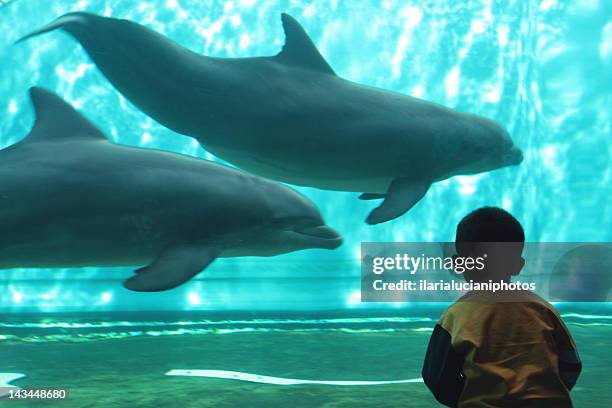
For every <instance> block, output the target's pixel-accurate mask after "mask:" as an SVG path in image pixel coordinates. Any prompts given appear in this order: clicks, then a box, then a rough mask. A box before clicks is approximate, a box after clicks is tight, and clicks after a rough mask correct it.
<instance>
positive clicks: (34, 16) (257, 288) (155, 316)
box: [0, 0, 612, 407]
mask: <svg viewBox="0 0 612 408" xmlns="http://www.w3.org/2000/svg"><path fill="white" fill-rule="evenodd" d="M75 10H86V11H90V12H94V13H97V14H103V15H109V16H113V17H120V18H127V19H130V20H133V21H135V22H138V23H141V24H144V25H146V26H148V27H151V28H153V29H155V30H157V31H159V32H161V33H163V34H165V35H166V36H168V37H170V38H172V39H173V40H175V41H177V42H179V43H180V44H181V45H183V46H186V47H188V48H190V49H192V50H194V51H197V52H200V53H203V54H206V55H211V56H217V57H247V56H260V55H274V54H276V53H277V52H278V51H279V50H280V48H281V47H282V45H283V42H284V36H283V32H282V28H281V24H280V13H281V12H286V13H289V14H291V15H293V16H294V17H295V18H297V19H298V20H299V21H300V22H301V23H302V25H303V26H304V28H305V29H306V31H307V32H308V33H309V35H310V36H311V37H312V39H313V41H314V42H315V43H316V45H317V46H318V48H319V50H320V51H321V53H322V55H323V56H324V57H325V58H326V59H327V61H328V62H329V64H330V65H331V66H332V67H333V68H334V70H335V71H336V72H337V73H338V74H339V75H340V76H342V77H346V78H348V79H350V80H354V81H357V82H360V83H364V84H367V85H372V86H377V87H381V88H384V89H389V90H394V91H398V92H402V93H405V94H410V95H413V96H416V97H419V98H423V99H427V100H431V101H434V102H437V103H441V104H443V105H446V106H450V107H453V108H455V109H457V110H460V111H469V112H473V113H477V114H479V115H483V116H487V117H490V118H492V119H495V120H497V121H498V122H500V123H502V124H503V125H504V126H506V127H507V129H508V130H509V132H510V133H511V135H512V138H513V140H514V142H515V143H516V144H517V145H518V146H519V147H520V148H521V149H522V150H523V152H524V155H525V160H524V161H523V163H522V164H521V165H520V166H519V167H511V168H506V169H502V170H497V171H493V172H490V173H484V174H479V175H475V176H462V177H454V178H451V179H449V180H445V181H443V182H440V183H436V184H434V185H433V186H432V188H431V189H430V191H429V192H428V194H427V195H426V196H425V198H424V199H423V200H421V201H420V202H419V203H418V204H417V205H416V206H415V207H414V208H413V209H412V210H411V211H410V212H409V213H408V214H407V215H405V216H403V217H400V218H398V219H396V220H394V221H391V222H388V223H384V224H380V225H377V226H368V225H366V224H365V223H364V222H363V220H364V219H365V217H366V215H367V214H368V212H369V211H370V210H371V209H372V203H368V202H364V201H360V200H357V195H358V194H355V193H342V192H331V191H322V190H316V189H311V188H298V190H300V191H301V192H302V193H304V194H305V195H307V196H308V197H309V198H311V199H312V200H313V201H314V202H316V204H317V205H318V206H319V208H320V209H321V212H322V214H323V216H324V218H325V219H326V221H327V222H328V224H329V225H331V226H333V227H334V228H336V229H337V230H338V231H339V232H340V233H341V234H342V235H343V236H344V238H345V243H344V244H343V246H342V247H340V248H339V249H337V250H335V251H317V250H309V251H302V252H296V253H292V254H288V255H284V256H279V257H275V258H272V259H253V258H239V259H232V260H218V261H216V262H215V264H213V265H212V266H211V267H210V268H209V269H208V270H207V271H206V273H205V274H203V275H202V276H199V277H198V278H197V279H195V280H193V281H191V282H189V283H187V284H186V285H184V286H182V287H180V288H177V289H175V290H173V291H169V292H165V293H156V294H146V293H145V294H143V293H132V292H128V291H127V290H125V289H123V287H122V286H121V282H122V281H123V280H124V279H125V278H126V277H128V276H130V275H131V274H132V271H131V269H126V268H106V269H100V268H83V269H80V270H69V269H56V270H25V269H14V270H3V271H2V272H1V273H0V289H2V290H0V313H2V316H1V318H0V353H2V356H1V357H0V362H2V363H3V364H4V365H0V372H4V371H10V372H24V373H26V374H27V375H28V376H29V379H28V380H21V381H27V382H16V384H19V385H22V386H36V385H39V386H42V385H51V384H55V385H62V384H66V385H67V386H70V387H71V388H72V389H74V392H75V395H76V397H75V398H76V399H75V400H73V402H72V405H67V406H87V405H86V401H91V399H93V398H98V399H101V400H103V401H105V402H106V403H107V406H126V405H130V406H138V401H144V399H143V398H144V397H145V396H147V397H148V398H153V402H151V400H148V402H146V403H142V404H141V406H156V405H157V406H162V405H159V404H166V405H168V404H171V403H172V401H175V402H176V401H178V402H179V403H180V404H182V405H180V406H189V405H188V404H195V403H197V401H198V400H197V398H202V397H201V392H202V389H204V390H205V391H207V392H210V393H213V394H217V395H219V400H214V399H211V400H206V401H200V402H199V404H200V405H199V406H207V404H208V405H210V406H232V404H231V401H234V400H232V398H236V397H232V395H239V396H242V397H241V398H246V397H248V398H251V397H252V396H253V395H256V397H252V398H255V399H254V400H253V401H254V405H259V406H270V405H271V404H280V403H285V404H292V405H295V406H323V405H324V404H331V405H329V406H346V407H349V406H357V405H356V404H358V403H359V404H360V406H398V405H402V406H414V407H429V406H433V400H432V399H431V396H429V394H428V393H427V390H426V389H425V388H424V387H423V385H422V384H414V388H410V389H408V388H406V386H402V387H399V386H393V387H391V388H382V389H375V388H368V387H366V388H365V389H361V390H360V391H353V389H343V390H340V391H336V390H328V389H319V388H316V387H315V388H300V389H299V391H294V390H291V391H278V390H277V389H275V388H265V387H262V388H260V387H259V386H254V385H249V386H248V387H252V388H240V386H238V385H235V383H234V382H231V381H223V380H216V381H217V382H212V383H210V382H190V381H187V380H176V381H175V380H168V379H166V378H165V377H164V376H163V373H164V372H165V370H167V369H172V368H201V369H219V370H236V371H246V372H255V373H258V374H263V375H278V376H284V377H291V376H293V378H299V377H297V376H300V375H301V376H302V378H311V379H331V380H333V379H364V380H367V379H370V380H375V379H387V380H389V379H391V380H392V379H400V378H413V377H418V375H419V370H420V364H421V361H422V360H421V359H422V355H423V353H424V347H425V345H426V341H427V337H428V335H429V330H431V327H432V326H433V323H434V322H435V320H436V318H437V316H438V315H439V313H440V312H441V310H442V308H443V306H440V305H438V306H435V307H434V306H431V305H427V306H423V305H407V304H376V305H364V304H360V303H359V288H360V286H359V283H360V282H359V276H360V269H359V263H358V258H359V250H360V243H361V242H363V241H372V242H384V241H449V240H452V239H453V237H454V231H455V226H456V224H457V222H458V221H459V220H460V219H461V217H463V216H464V215H465V214H466V213H467V212H469V211H470V210H472V209H474V208H477V207H479V206H483V205H494V206H500V207H503V208H505V209H507V210H509V211H510V212H512V213H513V214H514V215H515V216H516V217H517V218H518V219H519V220H520V221H521V223H522V224H523V226H524V228H525V231H526V237H527V240H528V241H533V242H606V241H612V228H611V226H612V201H611V200H610V198H609V197H610V194H611V193H612V179H611V175H612V171H611V167H610V163H611V162H612V141H611V139H610V135H611V118H610V107H611V106H612V82H611V81H610V78H612V4H611V3H610V2H609V1H606V0H576V1H555V0H543V1H518V0H517V1H513V2H510V1H502V0H498V1H450V0H447V1H405V0H404V1H391V0H383V1H368V0H362V1H359V2H356V1H355V2H353V1H324V0H321V1H301V0H296V1H271V0H265V1H262V0H235V1H225V2H222V1H213V0H210V1H202V0H191V1H188V0H168V1H165V0H164V1H161V0H160V1H123V0H122V1H120V0H108V1H103V0H98V1H95V0H89V1H88V0H80V1H61V0H49V1H45V2H41V1H37V0H13V1H10V2H9V1H0V28H1V30H0V32H2V34H3V35H2V36H0V95H1V97H0V148H2V147H6V146H9V145H11V144H13V143H15V142H17V141H18V140H20V139H21V138H22V137H23V136H25V135H26V134H27V132H28V131H29V129H30V127H31V125H32V120H33V114H32V109H31V106H30V103H29V100H28V98H27V92H26V91H27V89H28V88H29V87H30V86H35V85H36V86H44V87H46V88H49V89H51V90H54V91H55V92H57V93H59V94H60V95H61V96H62V97H64V98H65V99H66V100H68V101H69V102H71V103H72V104H73V105H74V106H76V107H77V108H78V109H79V110H80V111H82V112H83V113H84V114H85V115H86V116H87V117H89V118H90V119H91V120H92V121H93V122H94V123H95V124H96V125H97V126H98V127H99V128H100V129H102V130H103V131H104V133H106V134H107V135H108V136H109V137H111V138H112V140H113V141H115V142H118V143H121V144H127V145H133V146H141V147H147V148H156V149H164V150H170V151H175V152H181V153H186V154H189V155H194V156H197V157H201V158H206V159H209V160H217V159H216V158H215V157H214V156H212V155H210V154H209V153H207V152H206V151H205V150H203V149H202V147H200V146H199V144H197V143H196V142H195V141H194V140H192V139H190V138H187V137H184V136H180V135H177V134H174V133H172V132H171V131H169V130H167V129H165V128H163V127H162V126H161V125H159V124H157V123H155V122H154V121H152V120H151V119H150V118H148V117H146V116H145V115H144V114H143V113H141V112H140V111H139V110H137V109H136V108H135V107H134V106H132V105H131V104H130V103H129V102H128V101H127V100H125V99H124V98H122V97H121V96H120V95H119V94H118V93H117V92H116V90H115V89H114V88H113V87H112V86H111V85H110V84H109V82H108V81H107V80H106V79H105V78H104V77H103V76H102V75H101V74H100V72H99V71H98V70H97V69H96V67H95V65H94V64H93V63H92V62H91V61H90V59H89V58H88V57H87V55H86V54H85V52H84V51H83V50H82V48H81V46H80V45H79V44H77V42H76V41H74V40H73V39H72V38H70V37H68V36H67V35H65V34H62V33H59V32H54V33H51V34H48V35H45V36H41V37H39V38H36V39H33V40H31V41H29V42H26V43H23V44H19V45H13V42H14V41H15V40H17V39H18V38H19V37H21V36H22V35H24V34H26V33H28V32H30V31H32V30H33V29H36V28H38V27H40V26H41V25H43V24H46V23H48V22H49V21H51V20H53V19H54V18H56V17H57V16H59V15H61V14H64V13H66V12H69V11H75ZM177 86H179V84H177ZM560 307H561V309H562V314H563V317H564V319H565V320H566V321H567V322H568V325H569V327H570V330H571V331H572V332H573V333H575V336H576V341H577V343H578V346H579V349H580V350H581V353H583V357H584V360H585V369H584V370H585V371H584V374H583V377H582V379H581V380H580V382H579V383H578V386H577V389H576V390H575V391H574V397H575V398H576V401H577V405H576V406H578V407H607V406H609V405H610V401H612V394H610V389H611V387H612V381H611V380H610V379H609V377H608V376H607V370H608V368H609V364H610V363H611V362H610V359H609V357H608V354H609V352H608V351H609V347H610V346H611V345H612V344H611V343H610V340H609V339H610V338H611V337H610V335H611V334H612V332H611V330H610V324H611V313H610V310H609V306H608V305H606V304H590V305H576V304H566V305H561V306H560ZM160 310H162V311H163V312H164V313H158V312H156V311H160ZM143 311H146V312H147V313H146V314H143V313H141V312H143ZM53 312H58V313H66V314H58V315H55V314H53ZM114 312H121V313H122V314H114ZM127 312H129V313H128V314H125V313H127ZM187 312H202V313H203V312H208V313H205V314H195V315H194V314H191V313H187ZM226 312H227V313H228V314H223V313H226ZM30 313H33V314H30ZM89 313H93V314H89ZM283 313H285V314H283ZM225 334H227V336H226V337H223V336H221V335H225ZM231 336H234V337H231ZM287 336H288V337H287ZM221 338H222V339H223V340H220V339H221ZM294 340H295V341H296V343H295V347H293V348H292V347H291V346H290V344H291V343H287V342H291V341H294ZM282 342H284V343H282ZM225 343H227V344H230V345H231V346H232V347H235V350H236V353H235V354H231V353H229V352H228V351H227V350H226V351H225V354H223V353H221V352H220V353H217V355H211V354H208V353H210V351H209V350H204V349H203V348H210V349H212V350H213V351H214V350H215V347H222V345H223V344H225ZM280 343H282V344H285V345H284V346H281V345H280ZM173 344H174V345H176V347H177V348H178V351H177V350H174V349H173ZM287 344H289V346H288V345H287ZM326 344H330V345H333V346H330V347H329V348H328V350H327V353H328V354H325V345H326ZM381 344H387V345H388V346H387V347H382V346H381ZM202 345H205V346H202ZM341 345H345V346H346V347H345V349H344V350H342V348H341ZM181 347H185V350H187V349H189V350H191V352H192V353H193V355H190V356H189V355H187V354H186V353H181ZM227 347H229V346H227ZM270 347H272V348H270ZM274 347H277V348H278V350H280V353H281V354H282V355H283V356H284V358H285V360H284V361H282V360H283V359H279V358H278V353H277V352H276V351H275V350H277V349H275V348H274ZM394 347H403V348H401V350H400V351H397V349H396V348H394ZM162 349H163V350H164V352H163V353H161V352H160V355H159V356H158V357H156V353H155V350H162ZM66 350H67V351H68V352H66ZM112 350H116V355H115V356H114V357H113V358H114V360H109V361H111V362H112V363H107V364H102V363H99V362H98V361H99V360H100V359H102V358H107V357H108V358H110V357H109V354H110V353H111V351H112ZM135 350H136V351H137V353H136V351H135ZM247 350H248V351H247ZM364 350H380V351H379V352H377V354H376V355H374V356H371V358H368V359H365V360H359V359H356V358H354V356H355V355H357V354H358V353H362V352H363V351H364ZM64 352H66V354H62V353H64ZM131 352H134V353H136V354H138V353H140V354H138V356H139V358H140V360H137V359H136V358H135V357H134V358H133V359H134V361H132V360H130V361H131V364H132V365H131V367H132V368H131V371H130V370H128V371H129V372H125V370H123V369H122V368H121V361H122V360H121V359H122V358H125V359H128V357H129V358H132V357H130V356H133V355H136V354H133V355H131V354H130V353H131ZM32 353H35V354H36V356H37V360H35V359H32V358H30V357H29V356H30V355H34V354H32ZM67 353H72V354H70V357H66V355H67ZM75 353H76V354H75ZM79 353H81V354H79ZM249 353H251V354H249ZM283 353H284V354H283ZM321 353H322V354H321ZM162 354H163V355H162ZM313 354H316V355H318V356H319V357H320V358H321V359H322V361H324V363H321V365H320V366H318V367H317V366H315V367H313V365H312V364H311V363H312V355H313ZM62 355H64V357H62ZM79 355H82V357H78V356H79ZM230 355H232V356H233V358H234V359H233V360H232V359H231V358H230V357H228V356H230ZM101 356H104V357H101ZM253 356H255V357H253ZM60 358H65V359H66V360H65V363H64V364H59V365H58V364H57V362H58V361H61V360H58V359H60ZM394 358H396V360H397V361H396V360H393V359H394ZM334 359H337V361H335V360H334ZM145 360H146V361H145ZM391 360H393V361H394V362H393V363H392V364H389V363H388V361H391ZM190 362H192V363H193V364H194V365H193V366H191V365H190V364H189V363H190ZM52 366H53V368H48V367H52ZM79 367H81V368H79ZM96 367H98V369H99V370H98V369H96ZM383 368H386V369H387V371H385V370H383ZM88 370H89V371H88ZM75 373H76V374H75ZM143 373H146V375H145V374H143ZM108 381H110V382H111V383H112V384H115V385H116V386H117V387H121V385H122V384H125V383H129V384H131V385H129V387H127V388H126V389H125V390H124V393H123V394H122V393H121V392H117V393H116V394H115V395H116V399H113V397H112V396H109V394H108V393H107V392H106V391H105V390H104V387H102V386H100V384H105V383H107V382H108ZM164 381H166V382H164ZM173 381H174V382H173ZM181 381H182V382H181ZM168 384H170V386H169V385H168ZM411 386H412V385H411ZM148 387H151V388H148ZM155 387H157V388H155ZM164 387H170V389H172V388H171V387H175V388H174V389H175V390H178V391H176V392H177V393H178V394H177V395H176V397H175V399H174V400H171V399H164V398H167V395H166V394H164V391H159V390H160V389H161V390H164V389H165V388H164ZM244 387H246V386H244ZM79 390H81V391H79ZM237 390H238V391H237ZM155 392H161V394H164V395H161V396H159V398H160V399H159V400H158V401H157V402H155V401H156V400H155V398H157V394H155ZM129 393H132V394H129ZM232 393H233V394H232ZM128 394H129V395H128ZM388 395H401V397H398V399H397V400H394V401H395V402H396V403H397V404H394V403H393V402H394V401H391V402H390V401H389V400H388V399H386V398H387V396H388ZM592 395H597V400H593V398H591V397H590V396H592ZM196 396H199V397H196ZM210 398H212V397H210ZM160 401H161V402H160ZM194 401H196V402H194ZM381 401H386V402H384V404H387V405H384V404H383V403H382V402H381ZM193 406H196V405H193Z"/></svg>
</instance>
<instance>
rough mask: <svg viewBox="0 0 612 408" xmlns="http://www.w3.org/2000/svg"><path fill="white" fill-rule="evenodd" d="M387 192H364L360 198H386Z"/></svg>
mask: <svg viewBox="0 0 612 408" xmlns="http://www.w3.org/2000/svg"><path fill="white" fill-rule="evenodd" d="M386 196H387V195H386V194H377V193H363V194H362V195H360V196H359V199H360V200H382V199H383V198H385V197H386Z"/></svg>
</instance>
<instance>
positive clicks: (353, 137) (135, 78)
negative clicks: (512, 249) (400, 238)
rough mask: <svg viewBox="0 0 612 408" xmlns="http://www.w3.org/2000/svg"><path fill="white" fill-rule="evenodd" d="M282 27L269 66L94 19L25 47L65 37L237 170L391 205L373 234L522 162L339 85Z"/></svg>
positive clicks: (443, 124) (407, 104) (368, 91)
mask: <svg viewBox="0 0 612 408" xmlns="http://www.w3.org/2000/svg"><path fill="white" fill-rule="evenodd" d="M281 17H282V24H283V28H284V32H285V37H286V40H285V44H284V46H283V48H282V50H281V51H280V52H279V53H278V54H277V55H274V56H270V57H253V58H215V57H208V56H203V55H199V54H197V53H195V52H192V51H190V50H188V49H186V48H183V47H181V46H179V45H178V44H176V43H174V42H172V41H171V40H169V39H168V38H166V37H164V36H162V35H161V34H159V33H157V32H155V31H153V30H150V29H148V28H146V27H144V26H141V25H139V24H136V23H134V22H131V21H127V20H121V19H115V18H107V17H101V16H97V15H94V14H88V13H83V12H74V13H69V14H65V15H63V16H61V17H59V18H58V19H57V20H55V21H54V22H52V23H50V24H49V25H47V26H45V27H43V28H41V29H39V30H37V31H34V32H32V33H30V34H28V35H26V36H25V37H23V38H21V39H20V40H18V42H20V41H23V40H25V39H28V38H31V37H33V36H36V35H39V34H42V33H46V32H49V31H52V30H56V29H62V30H64V31H65V32H67V33H69V34H70V35H72V36H73V37H74V38H75V39H76V40H77V41H79V42H80V43H81V45H82V46H83V47H84V48H85V50H86V52H87V53H88V54H89V56H90V58H91V59H92V60H93V61H94V62H95V64H96V65H97V66H98V68H99V69H100V70H101V71H102V73H103V74H104V75H105V76H106V77H107V78H108V80H109V81H110V82H111V83H112V84H113V85H114V86H115V87H116V88H117V89H118V90H119V92H120V93H122V94H123V95H124V96H125V97H126V98H127V99H128V100H130V101H131V102H132V103H133V104H134V105H136V106H137V107H138V108H140V109H141V110H142V111H143V112H144V113H146V114H147V115H149V116H150V117H151V118H153V119H155V120H156V121H157V122H159V123H160V124H162V125H164V126H166V127H167V128H169V129H171V130H173V131H175V132H178V133H181V134H184V135H188V136H192V137H194V138H196V139H197V140H198V141H199V142H200V143H201V144H202V145H203V147H204V148H205V149H206V150H208V151H209V152H211V153H212V154H214V155H216V156H218V157H220V158H222V159H224V160H226V161H227V162H230V163H232V164H234V165H236V166H238V167H240V168H242V169H244V170H248V171H250V172H252V173H254V174H257V175H260V176H263V177H267V178H270V179H274V180H279V181H283V182H286V183H290V184H295V185H301V186H310V187H317V188H321V189H328V190H339V191H352V192H362V193H364V194H362V195H361V196H360V198H361V199H366V200H368V199H384V201H383V202H382V204H381V205H380V206H379V207H377V208H376V209H374V210H373V211H372V212H371V213H370V214H369V216H368V218H367V220H366V221H367V222H368V223H369V224H377V223H381V222H385V221H389V220H391V219H394V218H396V217H399V216H400V215H402V214H404V213H405V212H406V211H408V210H409V209H410V208H412V207H413V206H414V205H415V204H416V203H417V202H418V201H419V200H420V199H421V198H422V197H423V196H424V195H425V193H426V192H427V190H428V189H429V187H430V185H431V184H432V183H434V182H436V181H440V180H444V179H446V178H449V177H452V176H455V175H460V174H476V173H480V172H485V171H490V170H494V169H498V168H501V167H505V166H511V165H517V164H519V163H520V162H521V161H522V160H523V155H522V152H521V150H520V149H519V148H518V147H516V146H515V145H514V144H513V142H512V140H511V138H510V136H509V134H508V132H507V131H506V130H505V129H504V128H503V127H502V126H500V125H499V124H498V123H496V122H494V121H492V120H489V119H487V118H484V117H479V116H476V115H473V114H469V113H461V112H458V111H454V110H451V109H449V108H446V107H443V106H440V105H437V104H434V103H431V102H427V101H424V100H419V99H417V98H413V97H410V96H406V95H402V94H399V93H395V92H390V91H386V90H382V89H377V88H373V87H369V86H364V85H361V84H358V83H355V82H351V81H349V80H346V79H343V78H341V77H339V76H338V75H336V73H335V72H334V71H333V69H332V68H331V67H330V65H329V64H328V63H327V62H326V61H325V59H324V58H323V57H322V56H321V54H320V53H319V51H318V50H317V48H316V46H315V45H314V43H313V42H312V40H311V39H310V38H309V37H308V34H306V32H305V31H304V29H303V28H302V27H301V26H300V24H299V23H298V22H297V21H296V20H295V19H294V18H292V17H291V16H289V15H287V14H282V16H281Z"/></svg>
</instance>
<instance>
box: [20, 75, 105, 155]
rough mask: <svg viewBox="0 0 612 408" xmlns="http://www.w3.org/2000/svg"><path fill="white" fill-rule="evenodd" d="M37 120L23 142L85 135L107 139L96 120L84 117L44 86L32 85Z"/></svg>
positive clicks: (82, 136)
mask: <svg viewBox="0 0 612 408" xmlns="http://www.w3.org/2000/svg"><path fill="white" fill-rule="evenodd" d="M30 98H31V99H32V104H33V105H34V114H35V117H36V121H35V122H34V127H33V128H32V131H30V134H29V135H28V136H26V138H25V139H24V142H28V143H29V142H39V141H40V142H43V141H44V142H51V141H53V140H65V139H82V140H108V139H107V138H106V136H105V135H104V133H102V132H101V131H100V130H99V129H98V128H97V127H96V126H95V125H94V124H93V123H91V122H90V121H88V120H87V119H85V117H84V116H83V115H81V114H80V113H79V112H77V111H76V110H75V109H74V108H73V107H72V106H71V105H69V104H68V103H67V102H66V101H64V100H63V99H62V98H60V97H59V96H57V95H56V94H54V93H53V92H51V91H48V90H46V89H44V88H38V87H33V88H30Z"/></svg>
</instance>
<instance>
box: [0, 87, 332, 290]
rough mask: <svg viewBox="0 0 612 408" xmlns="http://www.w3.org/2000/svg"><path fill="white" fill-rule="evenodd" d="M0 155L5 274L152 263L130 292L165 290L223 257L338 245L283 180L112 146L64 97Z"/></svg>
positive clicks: (41, 96)
mask: <svg viewBox="0 0 612 408" xmlns="http://www.w3.org/2000/svg"><path fill="white" fill-rule="evenodd" d="M30 96H31V99H32V102H33V104H34V109H35V114H36V121H35V124H34V127H33V128H32V130H31V132H30V133H29V134H28V136H26V137H25V138H24V139H23V140H22V141H20V142H18V143H16V144H14V145H12V146H9V147H7V148H5V149H3V150H0V163H2V166H0V208H2V212H0V268H60V267H61V268H64V267H66V268H70V267H84V266H100V267H107V266H129V265H146V266H144V267H142V268H140V269H138V270H136V274H135V276H133V277H131V278H129V279H128V280H127V281H125V283H124V286H125V287H126V288H128V289H131V290H135V291H144V292H150V291H162V290H166V289H171V288H174V287H176V286H178V285H180V284H182V283H183V282H186V281H187V280H189V279H191V278H192V277H194V276H195V275H196V274H198V273H199V272H200V271H202V270H203V269H205V268H206V267H207V266H208V265H209V264H210V263H211V262H212V261H213V260H214V259H216V258H218V257H237V256H273V255H277V254H283V253H287V252H292V251H296V250H301V249H307V248H324V249H334V248H336V247H338V246H339V245H340V244H341V242H342V239H341V237H340V236H339V235H338V233H337V232H336V231H334V230H333V229H331V228H330V227H328V226H326V225H325V223H324V221H323V219H322V218H321V215H320V213H319V210H318V209H317V208H316V207H315V205H314V204H313V203H312V202H311V201H309V200H308V199H306V198H305V197H304V196H302V195H301V194H299V193H297V192H296V191H294V190H292V189H291V188H289V187H287V186H285V185H282V184H280V183H277V182H274V181H271V180H265V179H262V178H259V177H256V176H253V175H250V174H246V173H244V172H242V171H239V170H237V169H233V168H230V167H227V166H224V165H221V164H216V163H212V162H209V161H206V160H200V159H196V158H192V157H188V156H184V155H180V154H175V153H168V152H163V151H157V150H152V149H142V148H135V147H127V146H120V145H116V144H113V143H111V142H110V141H109V140H108V139H107V138H106V137H105V135H104V134H103V133H102V132H101V131H100V130H98V129H97V128H96V127H95V126H94V125H93V124H92V123H91V122H89V121H88V120H87V119H86V118H84V117H83V116H81V115H80V114H79V113H78V112H77V111H76V110H74V109H73V108H72V107H71V106H70V105H68V104H67V103H66V102H65V101H64V100H62V99H61V98H60V97H58V96H57V95H55V94H53V93H51V92H50V91H47V90H45V89H42V88H32V89H31V90H30Z"/></svg>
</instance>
